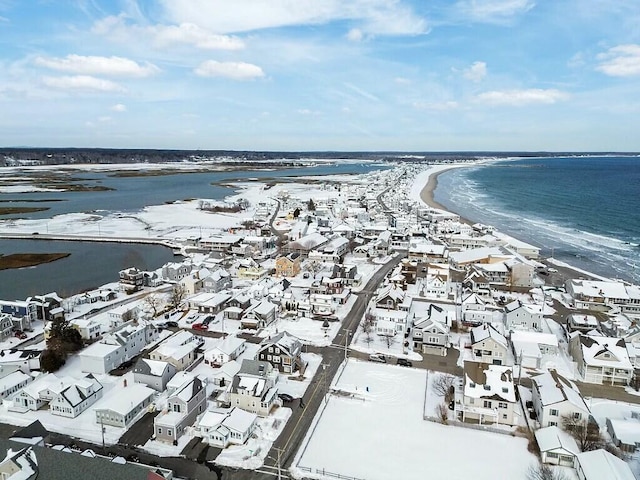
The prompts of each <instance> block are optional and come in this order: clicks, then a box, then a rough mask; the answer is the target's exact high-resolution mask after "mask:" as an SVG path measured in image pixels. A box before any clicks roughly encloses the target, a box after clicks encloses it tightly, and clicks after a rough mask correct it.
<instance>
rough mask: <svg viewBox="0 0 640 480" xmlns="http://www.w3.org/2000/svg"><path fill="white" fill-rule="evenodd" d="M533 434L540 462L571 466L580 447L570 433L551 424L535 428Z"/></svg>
mask: <svg viewBox="0 0 640 480" xmlns="http://www.w3.org/2000/svg"><path fill="white" fill-rule="evenodd" d="M535 436H536V442H537V443H538V448H539V449H540V461H541V462H542V463H548V464H551V465H560V466H562V467H573V465H574V463H575V461H576V455H578V454H579V453H580V449H579V448H578V444H577V443H576V441H575V440H574V438H573V437H572V436H571V435H569V434H568V433H567V432H565V431H564V430H561V429H560V428H558V427H555V426H552V427H544V428H540V429H538V430H536V431H535Z"/></svg>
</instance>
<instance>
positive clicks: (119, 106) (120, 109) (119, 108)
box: [111, 103, 127, 112]
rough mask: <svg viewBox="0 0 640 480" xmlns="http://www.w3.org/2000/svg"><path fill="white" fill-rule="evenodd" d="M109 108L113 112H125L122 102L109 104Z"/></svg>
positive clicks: (125, 108)
mask: <svg viewBox="0 0 640 480" xmlns="http://www.w3.org/2000/svg"><path fill="white" fill-rule="evenodd" d="M111 110H113V111H114V112H126V111H127V106H126V105H124V104H122V103H116V104H115V105H112V106H111Z"/></svg>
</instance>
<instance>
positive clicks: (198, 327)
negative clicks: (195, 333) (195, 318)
mask: <svg viewBox="0 0 640 480" xmlns="http://www.w3.org/2000/svg"><path fill="white" fill-rule="evenodd" d="M191 328H193V329H194V330H209V327H207V326H206V325H205V324H203V323H194V324H193V325H191Z"/></svg>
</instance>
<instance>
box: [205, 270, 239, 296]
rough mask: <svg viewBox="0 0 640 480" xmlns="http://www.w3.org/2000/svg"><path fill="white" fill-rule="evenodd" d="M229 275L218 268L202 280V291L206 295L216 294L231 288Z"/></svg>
mask: <svg viewBox="0 0 640 480" xmlns="http://www.w3.org/2000/svg"><path fill="white" fill-rule="evenodd" d="M231 284H232V282H231V275H229V272H227V271H226V270H225V269H224V268H218V269H217V270H214V271H213V272H212V273H210V274H209V275H207V276H204V277H203V278H202V290H203V291H204V292H206V293H218V292H221V291H222V290H227V289H229V288H231Z"/></svg>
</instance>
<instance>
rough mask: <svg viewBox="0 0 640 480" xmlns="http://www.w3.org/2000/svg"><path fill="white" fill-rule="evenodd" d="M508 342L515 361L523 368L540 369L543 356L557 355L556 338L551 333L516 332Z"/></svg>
mask: <svg viewBox="0 0 640 480" xmlns="http://www.w3.org/2000/svg"><path fill="white" fill-rule="evenodd" d="M510 340H511V350H512V352H513V356H514V358H515V361H516V363H517V364H518V365H521V366H523V367H527V368H540V367H541V366H542V359H543V357H544V356H554V355H557V354H558V337H556V336H555V335H554V334H553V333H541V332H529V331H521V330H516V331H513V332H511V337H510Z"/></svg>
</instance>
